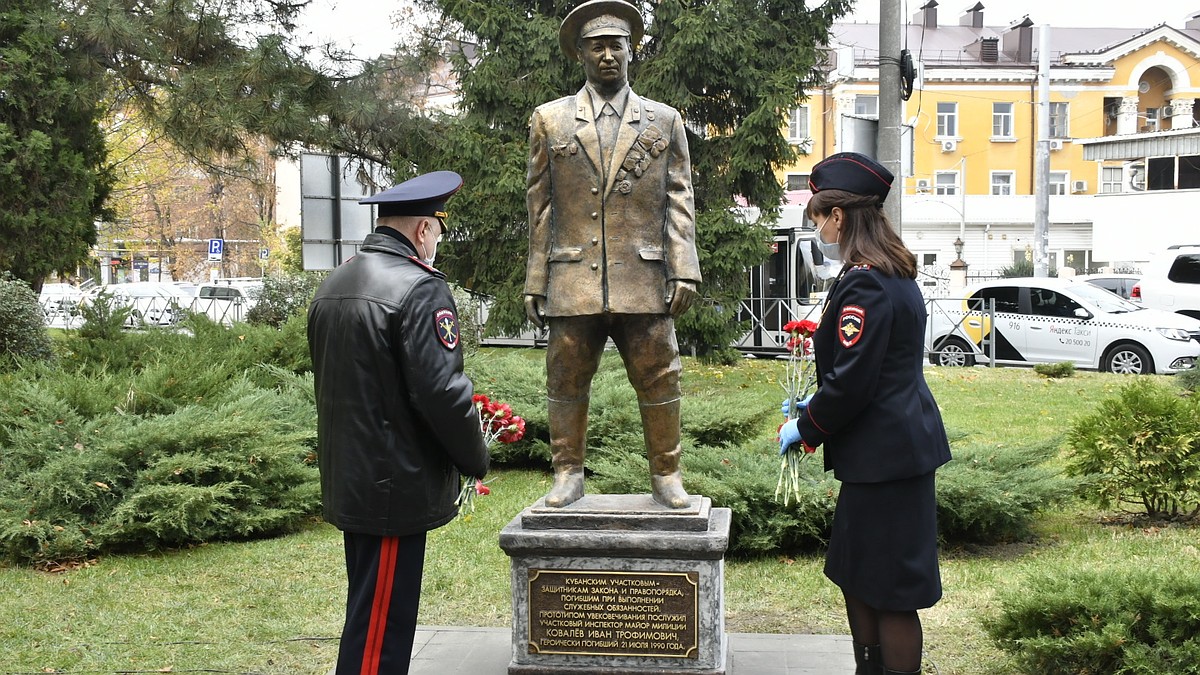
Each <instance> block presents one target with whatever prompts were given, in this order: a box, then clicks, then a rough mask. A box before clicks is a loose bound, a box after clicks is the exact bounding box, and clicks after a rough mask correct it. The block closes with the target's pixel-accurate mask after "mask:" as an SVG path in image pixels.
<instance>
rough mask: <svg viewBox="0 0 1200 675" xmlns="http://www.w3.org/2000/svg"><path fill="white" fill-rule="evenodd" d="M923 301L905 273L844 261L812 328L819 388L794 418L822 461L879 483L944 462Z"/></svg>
mask: <svg viewBox="0 0 1200 675" xmlns="http://www.w3.org/2000/svg"><path fill="white" fill-rule="evenodd" d="M925 318H926V311H925V301H924V299H922V297H921V292H920V290H919V289H918V287H917V284H916V282H915V281H913V280H912V279H905V278H896V277H891V276H888V275H886V274H884V273H882V272H880V271H879V270H876V269H873V268H871V267H870V266H868V265H860V266H856V267H848V268H847V269H844V270H843V272H842V276H841V277H840V280H839V281H838V282H837V283H836V284H835V285H834V287H833V289H832V290H831V291H830V293H829V299H828V300H827V301H826V303H825V312H824V314H823V315H822V317H821V324H820V327H819V328H818V329H817V332H816V334H814V336H813V352H814V354H815V355H816V360H817V377H818V388H817V392H816V394H815V395H814V396H813V398H812V400H811V401H810V402H809V404H808V407H807V410H806V413H802V414H801V415H800V417H799V420H798V421H797V427H798V429H799V431H800V437H801V438H803V439H804V442H805V443H807V444H808V445H810V446H813V447H816V446H818V445H821V444H824V446H825V470H826V471H829V470H832V471H833V472H834V476H835V477H836V478H837V479H838V480H841V481H847V482H851V483H877V482H882V481H889V480H901V479H904V478H912V477H915V476H920V475H923V474H926V473H929V472H931V471H933V470H934V469H936V468H937V467H939V466H941V465H943V464H945V463H946V462H948V461H950V445H949V443H948V442H947V440H946V430H945V428H944V427H943V426H942V416H941V414H940V413H939V412H938V408H937V403H935V402H934V400H933V394H932V393H930V391H929V386H928V385H927V384H926V383H925V375H924V373H923V372H922V368H923V367H924V345H925Z"/></svg>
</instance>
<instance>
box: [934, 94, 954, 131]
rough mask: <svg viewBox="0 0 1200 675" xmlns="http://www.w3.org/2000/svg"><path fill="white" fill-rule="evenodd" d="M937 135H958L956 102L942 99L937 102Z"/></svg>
mask: <svg viewBox="0 0 1200 675" xmlns="http://www.w3.org/2000/svg"><path fill="white" fill-rule="evenodd" d="M937 135H938V136H958V104H957V103H953V102H948V101H942V102H940V103H938V104H937Z"/></svg>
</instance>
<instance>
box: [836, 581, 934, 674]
mask: <svg viewBox="0 0 1200 675" xmlns="http://www.w3.org/2000/svg"><path fill="white" fill-rule="evenodd" d="M843 597H845V598H846V618H847V619H848V620H849V622H850V634H851V635H852V636H853V637H854V641H855V642H857V643H859V644H863V645H879V647H880V652H881V653H882V655H883V656H882V661H883V666H884V667H885V668H888V669H890V670H896V671H899V672H902V673H911V672H917V671H919V670H921V619H920V617H918V616H917V612H916V611H915V610H914V611H910V612H886V611H883V610H878V609H875V608H874V607H871V606H870V605H868V604H867V603H865V602H863V601H862V600H859V599H858V598H855V597H852V596H849V595H845V594H843Z"/></svg>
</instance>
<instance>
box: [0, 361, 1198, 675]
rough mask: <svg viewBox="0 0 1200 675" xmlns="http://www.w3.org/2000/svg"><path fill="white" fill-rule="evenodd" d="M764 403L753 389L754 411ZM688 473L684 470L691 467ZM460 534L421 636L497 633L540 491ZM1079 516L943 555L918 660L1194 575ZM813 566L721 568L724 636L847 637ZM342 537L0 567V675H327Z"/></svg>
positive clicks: (987, 665) (955, 413)
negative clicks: (516, 521) (1130, 586)
mask: <svg viewBox="0 0 1200 675" xmlns="http://www.w3.org/2000/svg"><path fill="white" fill-rule="evenodd" d="M777 367H778V364H775V363H771V362H762V361H759V362H754V361H748V362H746V363H742V364H739V365H738V366H736V367H734V368H729V369H719V368H710V367H705V366H701V365H699V364H696V363H693V362H689V363H687V364H685V372H686V373H687V375H685V381H686V385H687V387H688V390H689V393H690V394H692V395H703V394H704V392H705V391H707V390H710V389H711V390H716V389H719V388H721V387H759V386H763V385H762V383H763V382H769V380H770V378H771V377H773V373H774V369H775V368H777ZM926 377H927V379H928V380H929V382H930V385H931V387H932V388H933V389H934V393H935V395H936V396H937V398H938V402H939V404H940V405H941V407H942V409H943V412H944V415H945V418H946V423H947V426H948V427H949V428H950V429H951V430H952V434H953V435H955V436H956V437H962V439H963V440H962V442H966V443H972V444H979V443H994V444H995V445H996V446H997V447H1002V446H1005V445H1013V444H1025V443H1026V442H1028V441H1029V440H1042V439H1046V438H1055V437H1057V436H1058V435H1060V434H1061V432H1062V431H1063V430H1064V429H1065V428H1066V427H1067V426H1068V425H1069V424H1070V421H1071V419H1072V418H1074V417H1076V416H1078V415H1080V414H1083V413H1086V412H1088V411H1090V409H1091V408H1092V406H1093V405H1094V403H1095V402H1096V401H1098V400H1099V399H1100V398H1102V397H1104V396H1106V395H1109V394H1111V393H1113V392H1115V391H1116V389H1117V388H1118V387H1119V386H1120V384H1121V382H1123V381H1125V380H1122V379H1121V378H1118V377H1116V376H1112V375H1106V374H1096V373H1079V374H1077V375H1076V376H1075V377H1072V378H1069V379H1065V380H1045V379H1042V378H1040V377H1039V376H1037V375H1036V374H1034V373H1033V372H1032V371H1030V370H1024V369H1002V370H987V369H982V368H974V369H966V370H953V369H927V370H926ZM771 396H772V392H771V390H770V389H769V388H764V398H770V397H771ZM685 465H686V458H685ZM491 486H492V488H493V494H492V495H490V496H486V497H481V498H479V500H478V503H479V509H478V511H477V512H476V513H475V514H474V516H473V517H472V518H471V519H470V520H468V521H459V522H455V523H453V524H451V525H449V526H447V527H444V528H442V529H440V530H437V531H435V532H432V533H430V538H429V551H428V555H427V565H426V576H425V593H424V597H423V603H422V610H421V618H420V620H421V622H422V623H423V624H427V625H467V626H507V625H508V623H509V590H508V562H507V558H506V557H505V555H504V553H503V552H502V551H501V550H500V549H499V547H498V545H497V543H496V541H497V533H498V531H499V529H500V528H501V527H503V526H504V525H505V524H506V523H507V522H508V521H509V520H510V519H511V518H512V517H513V516H514V515H515V514H516V513H518V512H519V511H520V510H521V509H522V508H524V507H525V506H527V505H529V504H530V503H532V502H533V501H534V500H535V499H537V498H538V497H539V496H541V495H542V494H544V492H545V491H546V490H547V489H548V487H549V481H548V478H547V477H546V475H544V474H542V473H540V472H536V471H514V470H510V471H502V472H498V473H497V474H496V475H495V477H494V479H493V482H492V483H491ZM1104 515H1106V514H1100V513H1098V512H1096V511H1095V510H1094V509H1091V508H1089V507H1085V506H1082V505H1077V506H1073V507H1071V508H1070V509H1068V510H1065V511H1062V512H1056V513H1053V514H1047V515H1045V516H1043V517H1042V518H1041V519H1040V521H1039V523H1038V526H1037V531H1038V537H1037V539H1036V540H1034V541H1032V542H1026V543H1021V544H1013V545H1009V546H1002V547H981V548H972V549H970V550H964V549H953V550H947V551H944V552H943V566H942V574H943V581H944V585H945V597H944V599H943V601H942V602H941V603H940V604H939V605H937V606H936V607H935V608H933V609H931V610H928V611H926V612H925V613H924V619H925V627H926V649H927V651H928V654H929V657H930V659H931V660H932V661H933V662H935V663H936V664H937V666H938V668H939V671H938V672H939V673H941V675H950V674H960V675H983V674H985V673H996V672H1008V669H1007V668H1005V666H1004V661H1003V657H1002V655H1001V653H1000V652H998V651H997V650H996V649H994V648H993V647H992V646H991V645H990V644H989V643H988V641H987V639H986V637H985V636H984V635H983V632H982V630H981V629H980V626H979V618H980V617H981V616H985V615H988V614H990V613H992V612H994V611H995V606H994V596H995V593H996V592H997V591H998V590H1001V589H1004V588H1007V587H1010V586H1012V585H1016V584H1020V583H1021V581H1022V579H1024V578H1027V577H1028V576H1030V575H1037V574H1040V573H1045V572H1047V571H1050V570H1053V569H1058V568H1060V567H1078V568H1084V567H1092V566H1106V565H1128V566H1139V567H1144V566H1167V565H1177V564H1189V565H1200V552H1198V548H1200V534H1198V533H1197V531H1196V530H1194V529H1188V528H1182V527H1179V528H1148V529H1145V530H1143V529H1133V528H1130V527H1128V526H1121V525H1112V524H1107V519H1105V518H1104V517H1103V516H1104ZM821 564H822V561H821V558H820V556H819V555H808V556H796V557H788V556H771V557H766V558H761V559H756V560H733V561H730V562H729V564H728V566H727V576H726V602H727V606H728V613H727V627H728V630H730V631H734V632H779V633H801V632H817V633H845V632H846V627H845V619H844V615H843V612H842V608H841V600H840V595H839V593H838V591H837V589H836V588H835V587H834V586H833V585H832V584H830V583H829V582H828V581H826V580H825V578H824V577H823V575H822V574H821ZM343 574H344V573H343V567H342V551H341V536H340V534H339V533H338V532H337V531H335V530H334V529H333V528H331V527H329V526H326V525H323V524H318V523H314V524H313V525H312V526H311V527H310V528H307V529H306V530H305V531H303V532H301V533H299V534H295V535H292V536H288V537H283V538H279V539H274V540H266V541H252V542H244V543H225V544H211V545H206V546H199V547H195V548H191V549H188V550H184V551H174V552H169V553H163V554H160V555H137V556H111V557H105V558H103V559H101V560H99V561H97V562H95V563H94V564H92V565H89V566H87V567H84V568H81V569H78V570H74V571H71V572H67V573H62V574H48V573H44V572H37V571H33V570H29V569H18V568H13V567H5V568H0V673H16V672H21V673H26V672H28V673H35V672H36V673H41V672H56V671H67V672H100V673H113V672H127V671H156V670H159V669H166V668H171V669H173V670H174V671H175V672H181V671H185V670H198V669H211V670H212V671H218V672H220V671H230V672H238V673H279V674H288V675H300V674H306V673H312V674H317V675H324V673H326V672H327V671H328V669H329V668H330V667H331V666H332V664H333V661H334V656H335V653H336V648H337V641H336V639H335V638H336V636H337V635H338V632H339V631H340V622H341V619H342V611H343V607H342V603H343V602H344V576H343Z"/></svg>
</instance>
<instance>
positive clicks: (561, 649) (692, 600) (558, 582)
mask: <svg viewBox="0 0 1200 675" xmlns="http://www.w3.org/2000/svg"><path fill="white" fill-rule="evenodd" d="M698 585H699V574H698V573H697V572H611V571H607V570H575V571H567V570H532V569H531V570H529V653H530V654H588V655H600V656H657V657H674V658H685V659H694V658H697V625H696V624H697V602H696V597H697V593H696V589H697V586H698Z"/></svg>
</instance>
